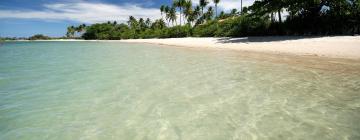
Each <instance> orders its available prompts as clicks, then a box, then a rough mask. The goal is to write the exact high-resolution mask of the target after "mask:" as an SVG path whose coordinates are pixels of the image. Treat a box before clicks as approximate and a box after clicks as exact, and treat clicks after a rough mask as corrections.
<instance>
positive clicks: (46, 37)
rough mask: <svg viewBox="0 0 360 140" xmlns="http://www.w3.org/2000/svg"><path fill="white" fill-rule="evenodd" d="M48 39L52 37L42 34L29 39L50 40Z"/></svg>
mask: <svg viewBox="0 0 360 140" xmlns="http://www.w3.org/2000/svg"><path fill="white" fill-rule="evenodd" d="M48 39H50V37H48V36H45V35H42V34H37V35H33V36H31V37H29V40H48Z"/></svg>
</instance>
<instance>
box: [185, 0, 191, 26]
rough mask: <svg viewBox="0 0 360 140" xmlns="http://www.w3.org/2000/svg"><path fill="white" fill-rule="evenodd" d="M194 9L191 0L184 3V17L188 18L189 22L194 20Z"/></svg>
mask: <svg viewBox="0 0 360 140" xmlns="http://www.w3.org/2000/svg"><path fill="white" fill-rule="evenodd" d="M192 13H193V9H192V2H191V0H187V1H186V2H185V4H184V17H185V18H186V19H187V21H188V23H190V22H192V19H190V18H191V17H192Z"/></svg>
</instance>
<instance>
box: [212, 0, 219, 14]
mask: <svg viewBox="0 0 360 140" xmlns="http://www.w3.org/2000/svg"><path fill="white" fill-rule="evenodd" d="M213 2H214V3H215V14H216V15H215V16H216V17H217V16H218V13H217V5H218V4H219V2H220V0H213Z"/></svg>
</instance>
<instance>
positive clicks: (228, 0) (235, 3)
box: [192, 0, 255, 11]
mask: <svg viewBox="0 0 360 140" xmlns="http://www.w3.org/2000/svg"><path fill="white" fill-rule="evenodd" d="M208 1H209V2H210V3H209V5H210V6H214V5H215V4H214V2H213V1H212V0H208ZM254 1H255V0H243V7H246V6H250V5H252V4H253V3H254ZM192 2H193V4H194V5H198V4H199V0H192ZM218 7H219V11H220V9H221V10H224V11H230V10H231V9H234V8H235V9H239V10H240V8H241V1H240V0H220V3H219V4H218Z"/></svg>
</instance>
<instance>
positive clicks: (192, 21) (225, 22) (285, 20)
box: [67, 0, 360, 40]
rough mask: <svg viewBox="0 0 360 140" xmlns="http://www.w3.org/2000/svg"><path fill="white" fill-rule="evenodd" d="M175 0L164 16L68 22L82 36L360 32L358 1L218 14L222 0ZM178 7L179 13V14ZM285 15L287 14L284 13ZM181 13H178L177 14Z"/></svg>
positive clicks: (288, 3) (278, 2) (272, 4)
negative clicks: (192, 0) (120, 21)
mask: <svg viewBox="0 0 360 140" xmlns="http://www.w3.org/2000/svg"><path fill="white" fill-rule="evenodd" d="M209 2H210V1H207V0H200V1H199V5H197V6H194V5H193V4H192V2H191V1H190V0H174V1H173V5H171V6H166V5H162V6H161V7H160V11H161V15H162V18H161V19H158V20H155V21H151V20H150V19H149V18H148V19H146V20H144V19H142V18H140V19H136V18H135V17H133V16H130V17H129V20H128V22H127V24H124V23H122V24H117V23H116V22H110V21H109V22H107V23H98V24H93V25H90V26H86V25H85V24H82V25H80V26H78V27H74V26H70V27H68V33H67V37H70V38H73V37H74V36H75V33H80V34H82V38H84V39H111V40H118V39H137V38H176V37H189V36H196V37H241V36H265V35H350V34H359V33H360V0H306V1H304V0H258V1H255V3H254V4H253V5H251V6H249V7H242V6H241V9H240V11H238V10H237V9H233V10H231V11H230V12H229V13H225V12H224V11H221V12H219V13H218V7H217V5H218V4H219V3H221V1H220V0H213V1H212V2H214V4H215V8H213V7H211V6H208V5H209ZM177 12H179V14H177ZM285 13H287V16H286V17H284V14H285ZM177 16H179V17H177Z"/></svg>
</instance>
